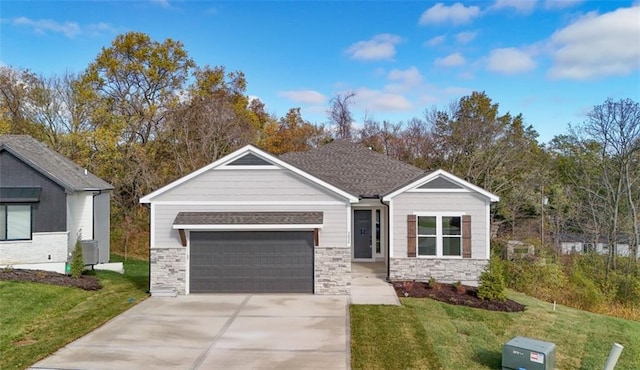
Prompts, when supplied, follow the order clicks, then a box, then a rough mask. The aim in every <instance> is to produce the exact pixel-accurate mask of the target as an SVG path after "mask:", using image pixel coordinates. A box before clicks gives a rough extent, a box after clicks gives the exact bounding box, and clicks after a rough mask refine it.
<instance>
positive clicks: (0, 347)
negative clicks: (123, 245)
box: [0, 258, 149, 369]
mask: <svg viewBox="0 0 640 370" xmlns="http://www.w3.org/2000/svg"><path fill="white" fill-rule="evenodd" d="M112 261H117V258H112ZM125 271H126V273H125V274H124V275H121V274H118V273H115V272H111V271H95V275H96V276H97V277H98V278H99V279H100V283H101V284H102V289H100V290H97V291H85V290H82V289H79V288H69V287H61V286H55V285H48V284H42V283H28V282H13V281H0V313H1V314H0V353H1V354H2V355H1V356H0V368H1V369H24V368H26V367H28V366H30V365H32V364H33V363H34V362H36V361H38V360H40V359H42V358H44V357H46V356H47V355H49V354H51V353H53V352H55V351H56V350H57V349H58V348H60V347H62V346H64V345H66V344H67V343H69V342H71V341H73V340H75V339H77V338H79V337H81V336H83V335H85V334H86V333H88V332H90V331H91V330H93V329H94V328H96V327H98V326H100V325H102V324H104V323H105V322H107V321H108V320H110V319H111V318H113V317H114V316H116V315H118V314H119V313H121V312H123V311H125V310H127V309H128V308H130V307H131V306H132V305H134V304H136V303H138V302H140V301H141V300H143V299H145V298H146V297H147V293H146V291H147V289H148V285H147V284H148V283H147V282H148V279H149V263H148V262H146V261H137V260H128V261H127V262H125Z"/></svg>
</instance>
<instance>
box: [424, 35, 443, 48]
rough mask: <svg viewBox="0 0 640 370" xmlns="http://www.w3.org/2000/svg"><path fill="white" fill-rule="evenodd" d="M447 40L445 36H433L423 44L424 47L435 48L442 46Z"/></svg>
mask: <svg viewBox="0 0 640 370" xmlns="http://www.w3.org/2000/svg"><path fill="white" fill-rule="evenodd" d="M446 39H447V35H440V36H435V37H432V38H430V39H429V40H427V41H426V42H425V43H424V44H425V45H426V46H436V45H440V44H442V43H443V42H444V41H445V40H446Z"/></svg>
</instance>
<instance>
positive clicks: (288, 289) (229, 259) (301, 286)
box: [189, 231, 313, 293]
mask: <svg viewBox="0 0 640 370" xmlns="http://www.w3.org/2000/svg"><path fill="white" fill-rule="evenodd" d="M190 241H191V243H190V245H191V257H190V259H189V268H190V269H189V271H190V279H189V280H190V291H191V292H192V293H313V231H199V232H193V231H192V232H191V237H190Z"/></svg>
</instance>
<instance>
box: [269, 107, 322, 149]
mask: <svg viewBox="0 0 640 370" xmlns="http://www.w3.org/2000/svg"><path fill="white" fill-rule="evenodd" d="M264 137H265V140H264V141H263V143H262V146H263V147H264V149H265V150H267V151H269V152H270V153H273V154H282V153H287V152H297V151H305V150H309V149H311V148H314V147H317V146H318V145H319V144H320V142H322V141H324V140H326V138H327V134H326V132H325V130H324V128H323V127H322V126H316V125H314V124H312V123H311V122H309V121H305V120H304V119H303V118H302V114H301V113H300V108H291V109H289V111H288V112H287V114H286V115H285V116H284V117H282V118H280V120H279V121H278V122H268V123H267V125H266V127H265V130H264Z"/></svg>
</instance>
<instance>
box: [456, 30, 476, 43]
mask: <svg viewBox="0 0 640 370" xmlns="http://www.w3.org/2000/svg"><path fill="white" fill-rule="evenodd" d="M477 35H478V33H477V32H472V31H467V32H460V33H458V34H456V41H457V42H458V43H459V44H468V43H470V42H471V41H473V40H475V39H476V36H477Z"/></svg>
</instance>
